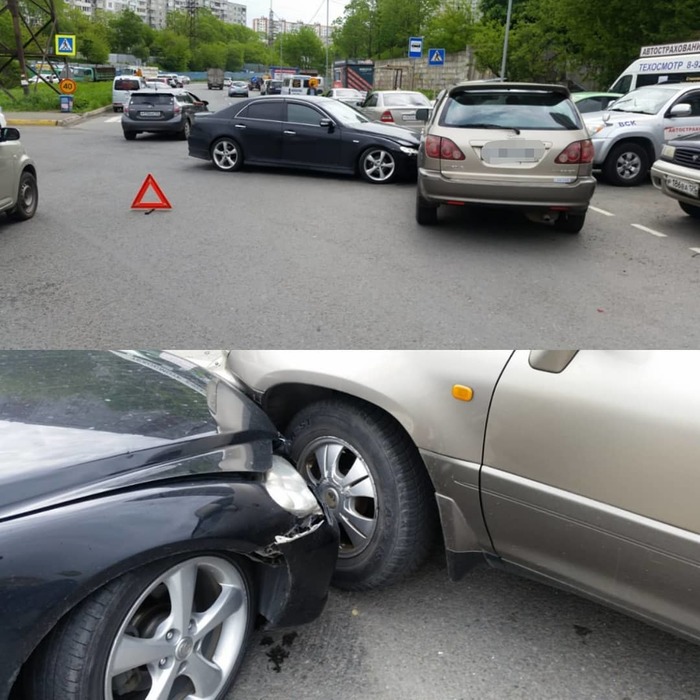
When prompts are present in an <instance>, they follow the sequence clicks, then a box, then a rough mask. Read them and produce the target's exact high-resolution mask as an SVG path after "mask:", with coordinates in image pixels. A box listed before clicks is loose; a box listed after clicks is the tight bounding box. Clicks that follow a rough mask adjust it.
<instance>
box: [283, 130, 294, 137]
mask: <svg viewBox="0 0 700 700" xmlns="http://www.w3.org/2000/svg"><path fill="white" fill-rule="evenodd" d="M283 133H285V134H290V135H291V136H295V135H296V133H297V132H296V131H289V130H287V129H285V130H284V132H283Z"/></svg>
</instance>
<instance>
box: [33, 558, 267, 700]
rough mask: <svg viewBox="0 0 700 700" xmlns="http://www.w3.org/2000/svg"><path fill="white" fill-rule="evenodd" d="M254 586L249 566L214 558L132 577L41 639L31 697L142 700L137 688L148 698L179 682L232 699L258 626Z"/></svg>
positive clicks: (166, 563)
mask: <svg viewBox="0 0 700 700" xmlns="http://www.w3.org/2000/svg"><path fill="white" fill-rule="evenodd" d="M251 580H252V579H251V577H250V572H249V570H248V566H247V564H246V563H244V562H243V561H238V560H235V559H228V558H226V559H225V558H223V557H219V556H214V555H190V556H189V557H186V558H182V557H181V558H179V559H174V558H169V559H167V560H163V561H160V562H157V563H154V564H152V565H150V566H147V567H144V568H142V569H139V570H136V571H132V572H129V573H126V574H124V575H123V576H121V577H119V578H117V579H115V580H113V581H111V582H110V583H108V584H107V585H105V586H103V587H102V588H100V589H99V590H98V591H96V592H95V593H93V594H92V595H91V596H90V597H89V598H87V599H86V600H85V601H83V602H82V603H81V604H80V605H78V606H77V607H76V608H75V609H74V610H73V611H72V612H70V613H69V614H68V615H67V616H66V617H65V618H64V619H63V620H62V621H61V622H60V623H59V624H58V626H57V627H56V628H55V629H54V630H52V631H51V632H50V634H49V635H48V637H47V638H46V639H45V640H44V641H43V642H42V644H41V645H40V647H39V649H38V650H37V652H36V653H35V654H34V656H33V657H32V659H31V660H30V663H29V665H28V668H27V669H26V670H27V673H26V674H25V677H24V685H25V692H26V695H27V697H30V698H32V700H95V699H96V698H104V697H107V696H109V697H112V698H113V700H119V698H131V697H133V694H132V692H133V689H134V687H137V688H139V689H140V690H141V693H142V694H143V695H144V696H145V695H146V694H147V693H146V690H147V689H148V686H149V684H150V689H152V688H153V686H154V685H155V684H157V683H163V684H164V685H165V688H166V689H167V684H170V688H171V689H172V687H173V684H174V683H177V684H178V686H179V687H181V688H182V692H183V693H184V694H187V695H188V697H190V695H189V693H188V692H187V684H188V683H189V686H190V688H191V690H192V692H193V693H194V692H195V691H199V692H197V693H196V694H197V696H198V697H207V698H210V697H211V698H217V700H220V699H222V698H224V696H225V695H226V692H227V690H228V689H229V688H230V686H231V684H232V682H233V680H234V678H235V676H236V674H237V672H238V670H239V668H240V665H241V662H242V661H243V657H244V655H245V651H246V647H247V645H248V641H249V639H250V635H251V632H252V629H253V623H254V619H255V614H254V613H255V610H256V606H255V601H254V595H253V588H252V585H251ZM195 583H196V586H195ZM175 600H181V601H182V605H173V601H175ZM219 604H222V605H223V607H224V608H225V610H226V612H227V613H229V614H227V615H226V616H225V617H223V619H220V617H221V615H220V614H219V615H217V614H216V607H217V606H218V605H219ZM193 611H195V612H193ZM207 613H210V617H209V618H208V617H207ZM212 618H213V619H212ZM180 621H181V623H180V624H178V623H179V622H180ZM207 622H209V626H207ZM214 622H218V623H219V624H218V625H217V624H214ZM185 625H187V628H185ZM179 627H183V629H179ZM136 639H141V640H143V641H142V642H140V643H139V642H137V641H134V640H136ZM146 640H147V641H146ZM156 640H157V641H156ZM153 648H155V651H153ZM207 662H208V663H207ZM134 664H139V665H138V666H135V665H134ZM212 665H213V666H215V667H216V668H217V669H218V675H219V678H216V677H213V675H212V673H211V671H212ZM208 669H209V670H208ZM214 670H216V669H214ZM207 682H208V683H209V686H208V687H207ZM205 687H206V690H207V692H206V693H205V692H203V689H204V688H205ZM150 689H149V692H150ZM108 690H109V691H111V692H110V694H109V695H108V693H107V691H108ZM158 697H170V693H169V692H167V690H165V691H161V693H160V694H158ZM178 697H180V695H178Z"/></svg>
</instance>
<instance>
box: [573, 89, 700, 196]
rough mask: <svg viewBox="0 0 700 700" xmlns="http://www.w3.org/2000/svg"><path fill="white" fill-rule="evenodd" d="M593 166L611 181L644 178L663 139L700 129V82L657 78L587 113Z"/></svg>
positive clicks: (629, 181) (631, 181) (635, 181)
mask: <svg viewBox="0 0 700 700" xmlns="http://www.w3.org/2000/svg"><path fill="white" fill-rule="evenodd" d="M585 122H586V125H587V127H588V130H589V132H590V133H591V140H592V141H593V147H594V149H595V156H594V160H593V165H594V167H595V168H600V169H601V170H602V172H603V176H604V177H605V179H606V180H607V181H608V182H610V184H612V185H618V186H621V187H632V186H635V185H639V184H641V183H642V182H645V181H646V180H647V178H648V177H649V170H650V168H651V164H652V163H653V162H654V161H655V160H656V159H658V158H659V156H660V155H661V149H662V147H663V145H664V142H665V141H668V140H670V139H672V138H674V137H676V136H680V135H681V134H684V133H690V132H700V85H699V84H698V83H659V84H658V85H650V86H648V87H642V88H638V89H637V90H632V92H628V93H627V94H626V95H624V96H623V97H621V98H620V99H618V100H617V101H616V102H615V104H614V105H612V106H611V107H610V108H609V109H608V110H607V111H606V112H601V113H597V114H587V115H586V116H585Z"/></svg>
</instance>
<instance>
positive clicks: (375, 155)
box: [362, 148, 396, 182]
mask: <svg viewBox="0 0 700 700" xmlns="http://www.w3.org/2000/svg"><path fill="white" fill-rule="evenodd" d="M362 169H363V171H364V173H365V175H366V176H367V178H368V179H369V180H371V181H372V182H387V181H388V180H390V179H391V178H392V176H393V175H394V171H395V170H396V161H395V160H394V156H392V155H391V153H389V152H388V151H385V150H384V149H379V148H378V149H372V150H369V151H367V153H365V155H364V157H363V159H362Z"/></svg>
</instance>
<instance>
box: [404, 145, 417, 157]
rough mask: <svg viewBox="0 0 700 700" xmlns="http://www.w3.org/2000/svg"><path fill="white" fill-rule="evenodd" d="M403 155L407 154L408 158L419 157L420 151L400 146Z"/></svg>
mask: <svg viewBox="0 0 700 700" xmlns="http://www.w3.org/2000/svg"><path fill="white" fill-rule="evenodd" d="M400 150H401V153H405V154H406V155H407V156H417V155H418V149H417V148H414V147H412V146H400Z"/></svg>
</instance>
